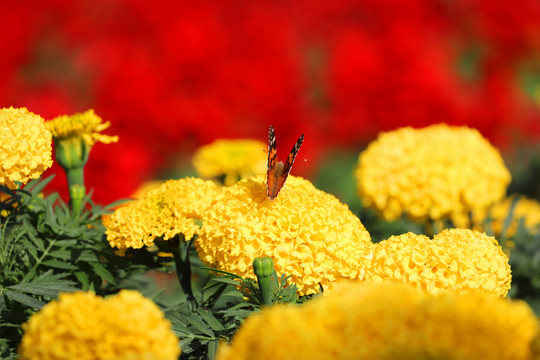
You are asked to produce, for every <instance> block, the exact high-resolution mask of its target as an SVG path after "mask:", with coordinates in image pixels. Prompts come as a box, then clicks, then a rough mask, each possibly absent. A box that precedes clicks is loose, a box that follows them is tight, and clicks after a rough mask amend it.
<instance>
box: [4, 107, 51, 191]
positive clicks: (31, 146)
mask: <svg viewBox="0 0 540 360" xmlns="http://www.w3.org/2000/svg"><path fill="white" fill-rule="evenodd" d="M0 127H1V129H2V131H1V135H0V136H1V141H0V184H2V185H5V186H7V187H8V188H10V189H15V188H16V187H17V184H16V183H22V184H26V183H27V182H28V181H29V180H30V179H37V178H39V176H40V175H41V173H43V172H44V171H45V170H46V169H47V168H49V167H51V165H52V137H51V132H50V131H49V130H48V129H47V126H45V120H43V118H42V117H41V116H39V115H36V114H34V113H31V112H30V111H28V110H27V109H26V108H18V109H16V108H13V107H10V108H3V109H0Z"/></svg>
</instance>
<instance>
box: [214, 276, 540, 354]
mask: <svg viewBox="0 0 540 360" xmlns="http://www.w3.org/2000/svg"><path fill="white" fill-rule="evenodd" d="M338 285H339V286H336V288H335V289H334V291H333V292H332V293H330V294H328V295H326V296H322V297H318V298H316V299H314V300H312V301H310V302H308V303H306V304H304V305H303V306H295V305H276V306H272V307H268V308H265V309H263V310H262V312H260V313H258V314H255V315H253V316H251V317H249V318H247V319H246V320H245V322H244V324H243V325H242V326H241V327H240V328H239V329H238V331H237V332H236V334H235V335H234V337H233V339H232V343H231V344H230V345H222V346H221V348H220V349H219V351H218V356H217V360H232V359H235V360H244V359H263V358H264V359H282V360H289V359H290V360H303V359H306V360H307V359H309V360H319V359H321V360H323V359H324V360H326V359H340V360H349V359H350V360H362V359H369V360H377V359H448V360H452V359H456V360H457V359H459V360H476V359H501V360H502V359H513V360H518V359H520V360H525V359H529V358H530V355H531V349H530V347H531V342H532V340H533V338H534V337H535V335H537V334H538V330H539V326H538V321H537V319H536V317H535V316H534V313H533V312H532V311H531V309H530V308H529V306H528V305H527V304H526V303H525V302H522V301H512V302H511V301H508V300H507V299H502V298H499V297H495V296H492V295H488V294H482V293H478V292H471V293H467V294H462V295H459V296H455V295H451V294H444V295H441V296H437V297H432V296H429V295H426V294H423V293H422V292H421V291H418V290H417V289H414V288H411V287H409V286H407V285H405V284H399V283H394V282H387V283H384V284H359V283H352V282H348V283H346V284H340V283H338Z"/></svg>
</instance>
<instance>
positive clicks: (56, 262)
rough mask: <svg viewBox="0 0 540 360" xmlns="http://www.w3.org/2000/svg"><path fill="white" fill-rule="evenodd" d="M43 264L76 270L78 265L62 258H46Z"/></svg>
mask: <svg viewBox="0 0 540 360" xmlns="http://www.w3.org/2000/svg"><path fill="white" fill-rule="evenodd" d="M42 264H43V265H46V266H49V267H52V268H55V269H62V270H76V269H77V266H75V265H73V264H70V263H67V262H65V261H60V260H45V261H43V262H42Z"/></svg>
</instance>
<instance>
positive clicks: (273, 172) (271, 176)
mask: <svg viewBox="0 0 540 360" xmlns="http://www.w3.org/2000/svg"><path fill="white" fill-rule="evenodd" d="M303 141H304V134H302V135H301V136H300V138H299V139H298V140H297V141H296V144H294V146H293V148H292V150H291V152H290V154H289V156H288V157H287V161H286V162H285V163H283V161H278V160H277V149H276V136H275V133H274V127H273V126H270V130H269V131H268V170H267V172H266V192H267V194H268V198H269V199H270V200H274V199H275V198H276V197H277V196H278V194H279V191H280V190H281V188H282V187H283V185H284V184H285V180H287V177H288V176H289V173H290V172H291V168H292V165H293V163H294V159H295V158H296V155H297V154H298V150H300V146H302V142H303Z"/></svg>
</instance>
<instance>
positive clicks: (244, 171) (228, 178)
mask: <svg viewBox="0 0 540 360" xmlns="http://www.w3.org/2000/svg"><path fill="white" fill-rule="evenodd" d="M264 149H266V144H264V143H262V142H260V141H257V140H224V139H221V140H217V141H215V142H213V143H211V144H209V145H205V146H202V147H201V148H199V149H198V150H197V152H196V153H195V155H194V156H193V165H194V166H195V170H196V171H197V174H198V175H199V176H200V177H202V178H204V179H213V178H217V177H220V176H224V177H225V179H224V184H225V185H227V186H230V185H233V184H234V183H235V182H237V181H238V180H239V178H248V177H251V176H253V175H260V174H264V173H265V172H266V166H267V155H266V153H265V152H264V151H263V150H264Z"/></svg>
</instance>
